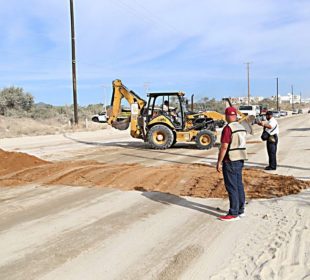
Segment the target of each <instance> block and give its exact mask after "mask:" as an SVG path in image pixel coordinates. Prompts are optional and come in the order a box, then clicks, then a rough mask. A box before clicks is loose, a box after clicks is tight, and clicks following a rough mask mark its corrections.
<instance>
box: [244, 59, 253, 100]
mask: <svg viewBox="0 0 310 280" xmlns="http://www.w3.org/2000/svg"><path fill="white" fill-rule="evenodd" d="M251 63H252V62H246V63H245V64H246V68H247V77H248V105H250V64H251Z"/></svg>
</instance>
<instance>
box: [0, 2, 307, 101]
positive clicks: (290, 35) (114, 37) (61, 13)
mask: <svg viewBox="0 0 310 280" xmlns="http://www.w3.org/2000/svg"><path fill="white" fill-rule="evenodd" d="M74 2H75V23H76V51H77V53H76V54H77V73H78V101H79V103H80V104H82V105H86V104H90V103H99V102H103V101H104V94H106V95H108V96H110V94H111V83H112V80H114V79H116V78H119V79H121V80H122V81H123V83H124V84H125V85H126V86H127V87H128V88H130V89H133V90H135V91H136V92H137V93H138V94H140V95H141V96H142V97H145V95H144V92H145V84H147V85H148V88H149V90H151V91H161V90H167V91H171V90H182V91H185V92H187V93H188V95H191V94H193V93H194V94H195V96H196V98H200V97H203V96H209V97H215V98H217V99H219V98H221V97H223V96H245V95H247V80H246V65H245V64H244V63H245V62H248V61H249V62H252V64H251V66H250V75H251V92H252V94H253V95H260V96H271V95H273V94H274V93H275V90H276V88H275V86H276V82H275V77H279V85H280V94H287V93H288V92H289V91H290V88H291V84H293V85H294V92H296V93H299V92H302V95H303V96H304V97H306V96H307V97H310V83H309V81H310V79H309V78H310V77H309V73H310V51H309V50H310V32H309V30H310V17H309V15H310V1H308V0H294V1H292V0H281V1H280V0H251V1H247V0H222V1H216V0H192V1H188V0H171V1H164V0H156V1H155V0H153V1H151V0H109V1H104V0H93V1H86V0H75V1H74ZM0 34H1V41H0V88H3V87H7V86H11V85H15V86H20V87H23V88H24V89H25V90H26V91H27V92H30V93H32V94H33V95H34V97H35V100H36V102H46V103H51V104H55V105H61V104H72V83H71V49H70V18H69V0H65V1H64V0H45V1H42V0H10V1H7V0H0Z"/></svg>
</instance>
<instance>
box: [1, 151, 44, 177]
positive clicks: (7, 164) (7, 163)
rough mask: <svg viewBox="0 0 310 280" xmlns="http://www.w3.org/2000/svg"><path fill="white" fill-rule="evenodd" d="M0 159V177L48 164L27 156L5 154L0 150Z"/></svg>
mask: <svg viewBox="0 0 310 280" xmlns="http://www.w3.org/2000/svg"><path fill="white" fill-rule="evenodd" d="M0 159H1V161H0V176H2V175H5V174H9V173H13V172H16V171H19V170H22V169H24V168H31V167H35V166H39V165H42V164H47V163H48V162H47V161H44V160H42V159H39V158H37V157H34V156H31V155H28V154H24V153H16V152H7V151H4V150H1V149H0Z"/></svg>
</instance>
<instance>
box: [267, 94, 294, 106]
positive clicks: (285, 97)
mask: <svg viewBox="0 0 310 280" xmlns="http://www.w3.org/2000/svg"><path fill="white" fill-rule="evenodd" d="M278 98H279V103H280V104H281V103H290V104H292V102H293V103H294V104H295V103H300V95H295V94H294V95H293V96H292V94H291V93H288V94H287V95H280V94H279V96H278ZM271 99H272V100H277V96H272V97H271Z"/></svg>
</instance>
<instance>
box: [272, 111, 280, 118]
mask: <svg viewBox="0 0 310 280" xmlns="http://www.w3.org/2000/svg"><path fill="white" fill-rule="evenodd" d="M272 116H273V117H275V118H280V117H281V113H280V111H272Z"/></svg>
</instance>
